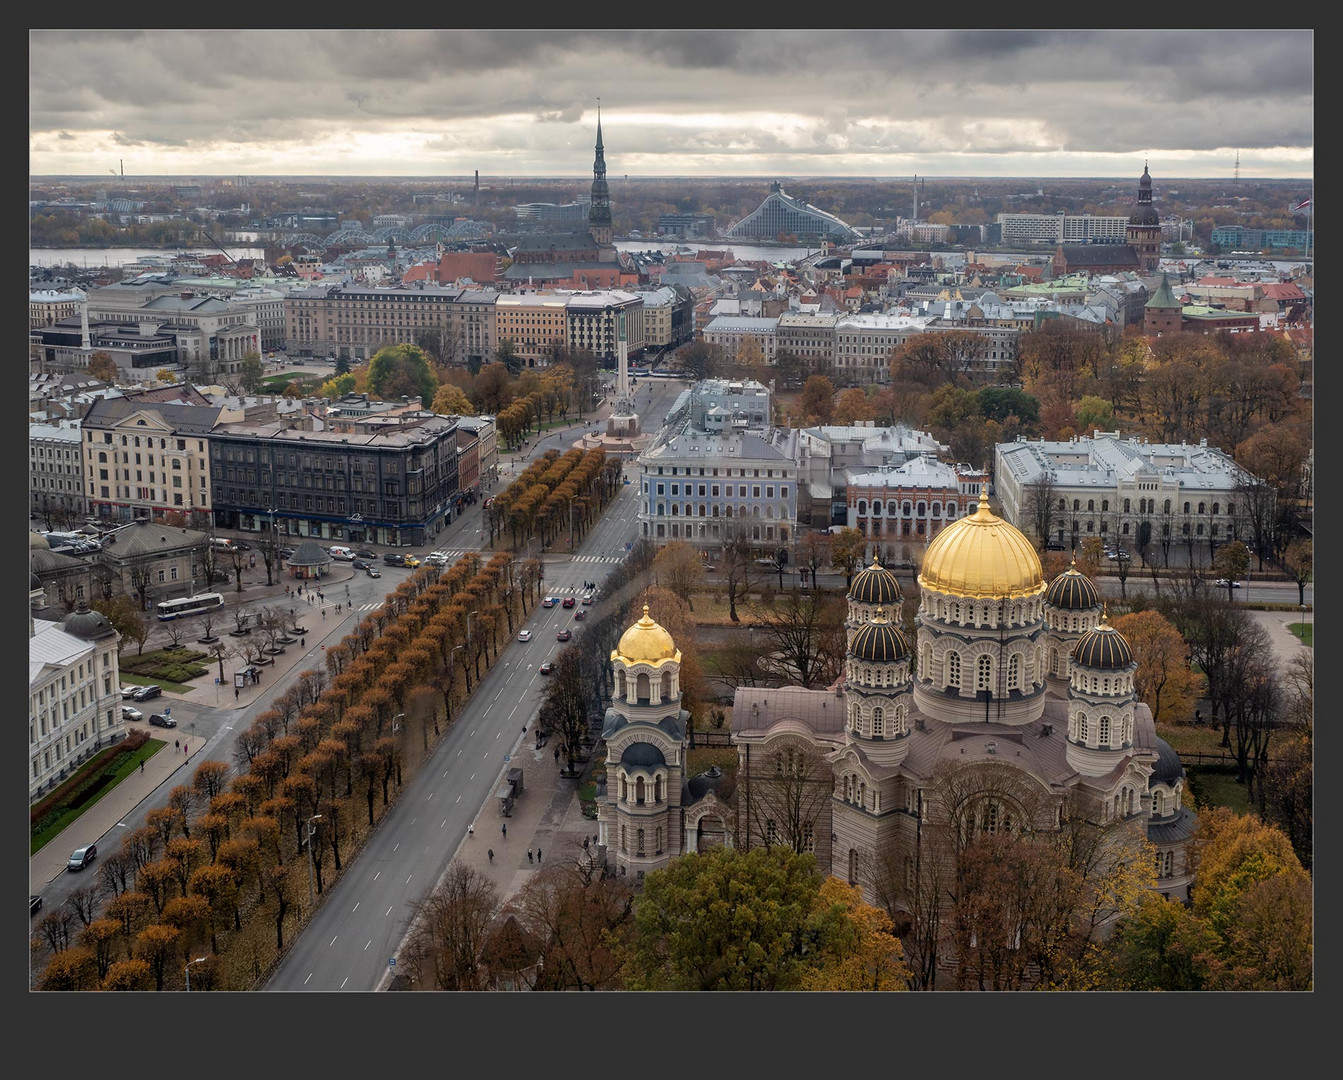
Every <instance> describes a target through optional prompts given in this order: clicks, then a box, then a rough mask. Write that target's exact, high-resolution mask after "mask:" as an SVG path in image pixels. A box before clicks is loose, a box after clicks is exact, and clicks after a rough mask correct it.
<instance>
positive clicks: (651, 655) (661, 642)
mask: <svg viewBox="0 0 1343 1080" xmlns="http://www.w3.org/2000/svg"><path fill="white" fill-rule="evenodd" d="M611 659H612V660H622V661H624V662H625V663H626V664H653V665H654V666H657V665H658V664H661V663H663V662H665V661H667V660H674V661H676V662H677V663H678V664H679V663H680V662H681V651H680V650H679V649H678V648H677V647H676V643H675V642H674V641H672V636H671V634H669V633H667V631H666V630H664V629H663V628H662V627H661V626H660V625H659V624H658V623H656V622H654V621H653V620H652V619H651V618H649V615H648V605H647V604H645V605H644V616H643V618H642V619H640V620H639V621H638V622H637V623H635V624H634V625H633V626H631V627H630V628H629V629H628V630H626V631H625V633H624V634H623V635H622V636H621V638H620V644H619V645H617V646H616V650H615V652H613V653H612V654H611Z"/></svg>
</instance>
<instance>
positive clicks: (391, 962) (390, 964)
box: [387, 956, 396, 967]
mask: <svg viewBox="0 0 1343 1080" xmlns="http://www.w3.org/2000/svg"><path fill="white" fill-rule="evenodd" d="M387 966H388V967H396V957H395V956H393V957H392V958H391V959H390V960H388V961H387Z"/></svg>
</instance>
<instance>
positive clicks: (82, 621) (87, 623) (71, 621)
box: [61, 600, 116, 641]
mask: <svg viewBox="0 0 1343 1080" xmlns="http://www.w3.org/2000/svg"><path fill="white" fill-rule="evenodd" d="M61 629H62V630H64V631H65V632H66V633H67V634H72V635H73V636H75V637H77V638H83V639H84V640H85V641H92V640H94V639H95V638H100V637H106V636H107V635H108V634H115V633H116V630H115V629H114V628H113V626H112V623H111V622H110V621H109V620H108V618H107V616H106V615H104V614H102V613H101V612H98V611H90V610H89V609H88V605H86V604H85V603H84V601H83V600H81V601H80V602H79V607H78V608H76V609H75V610H74V611H72V612H71V613H70V614H69V615H67V616H66V617H65V621H64V622H63V623H61Z"/></svg>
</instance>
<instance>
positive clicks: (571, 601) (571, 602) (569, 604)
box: [560, 596, 578, 608]
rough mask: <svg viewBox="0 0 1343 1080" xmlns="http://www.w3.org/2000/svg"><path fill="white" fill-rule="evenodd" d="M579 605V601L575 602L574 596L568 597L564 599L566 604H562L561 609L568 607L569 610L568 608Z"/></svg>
mask: <svg viewBox="0 0 1343 1080" xmlns="http://www.w3.org/2000/svg"><path fill="white" fill-rule="evenodd" d="M577 603H578V601H577V600H575V599H574V598H573V597H572V596H566V597H565V598H564V602H563V603H562V604H560V607H567V608H568V607H573V606H574V605H575V604H577Z"/></svg>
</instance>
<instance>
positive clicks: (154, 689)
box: [131, 683, 163, 701]
mask: <svg viewBox="0 0 1343 1080" xmlns="http://www.w3.org/2000/svg"><path fill="white" fill-rule="evenodd" d="M162 693H163V687H161V686H156V685H155V684H154V683H150V684H149V685H148V686H140V687H137V688H136V690H135V693H133V694H132V695H131V699H132V700H134V701H148V700H149V699H150V698H156V697H158V696H159V695H160V694H162Z"/></svg>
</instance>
